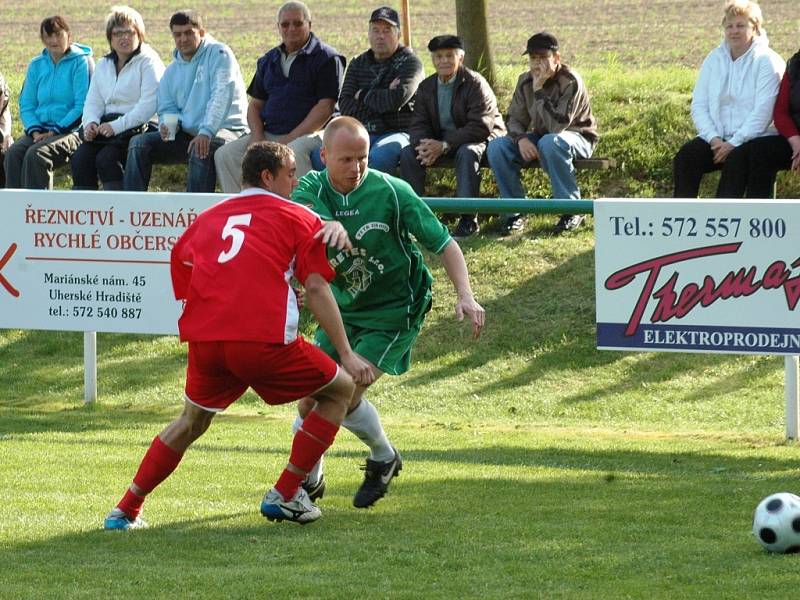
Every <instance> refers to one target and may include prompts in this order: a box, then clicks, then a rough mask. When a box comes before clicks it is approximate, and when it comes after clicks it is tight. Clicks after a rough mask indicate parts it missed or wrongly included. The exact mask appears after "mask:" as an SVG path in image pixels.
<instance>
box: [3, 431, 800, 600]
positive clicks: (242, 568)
mask: <svg viewBox="0 0 800 600" xmlns="http://www.w3.org/2000/svg"><path fill="white" fill-rule="evenodd" d="M407 458H408V459H409V460H408V462H407V469H406V470H405V471H404V472H403V477H401V478H399V479H398V480H397V481H396V482H395V483H394V484H393V486H392V488H391V491H390V494H389V495H388V496H387V497H386V498H384V499H383V500H381V501H380V503H379V504H378V505H377V506H376V507H375V508H374V509H372V510H369V511H358V510H356V509H353V508H351V507H346V506H345V505H344V504H343V502H344V498H341V497H340V490H337V489H336V488H337V487H338V486H337V482H335V481H331V482H329V486H330V487H331V488H334V489H333V490H332V492H333V494H332V497H326V498H325V499H324V500H323V501H322V502H321V507H322V509H323V512H324V513H325V515H324V517H323V519H322V520H321V521H320V522H319V523H315V524H314V525H311V526H309V527H298V526H296V525H294V524H290V523H282V524H271V523H268V522H266V521H265V520H263V519H262V518H261V517H260V516H259V514H258V509H257V503H256V502H255V501H254V498H257V497H260V492H256V491H255V490H254V491H253V494H252V498H251V497H249V496H251V494H248V498H243V499H241V500H239V499H234V501H233V502H232V505H233V507H231V504H227V505H226V506H225V508H220V509H218V511H217V512H216V513H214V514H210V515H208V516H202V517H199V518H186V517H184V516H177V515H179V514H183V513H185V511H186V508H185V507H187V506H193V505H196V504H197V503H202V502H204V497H205V496H207V495H208V493H207V491H205V490H203V489H199V490H197V491H196V492H194V493H192V492H189V491H184V492H182V493H181V494H182V495H181V496H180V497H177V498H176V497H175V496H174V494H175V491H174V490H173V491H172V497H168V496H167V495H166V494H163V493H162V494H161V495H160V497H159V498H152V499H151V500H150V501H149V502H148V506H149V507H150V508H154V506H153V505H156V503H158V505H160V508H158V509H154V510H153V513H152V514H151V525H152V527H151V528H150V529H147V530H142V531H135V532H128V533H120V532H102V531H99V530H98V529H99V525H100V521H101V519H102V515H92V514H91V511H87V510H84V511H81V512H79V513H78V514H74V515H71V518H70V519H68V520H60V521H59V525H60V526H61V527H65V528H66V529H67V530H68V531H66V532H58V533H55V534H54V535H48V536H47V537H46V539H40V540H36V541H26V540H9V543H7V544H5V545H4V546H0V561H2V564H3V565H4V570H5V571H6V572H7V573H13V574H14V576H13V578H11V580H10V581H7V582H6V584H5V586H4V593H6V594H8V595H9V596H8V597H26V596H28V595H39V594H43V595H46V596H47V597H67V596H69V595H70V594H71V593H74V590H75V589H80V590H81V593H82V594H83V595H85V596H86V597H94V596H96V597H120V596H122V595H126V594H130V593H134V592H135V593H137V594H139V595H145V596H152V595H153V594H155V595H157V596H158V597H186V596H193V597H195V596H197V597H223V596H224V597H255V596H258V597H275V596H276V595H278V592H279V591H280V590H284V591H285V590H286V589H291V590H292V592H291V595H292V597H331V598H353V597H373V596H374V593H375V592H376V590H378V591H379V594H378V595H379V596H381V597H407V598H419V597H437V598H438V597H442V598H446V597H476V594H477V596H479V597H509V598H510V597H531V596H530V591H531V590H533V589H535V590H537V593H538V594H541V595H542V597H553V596H554V595H555V596H558V597H575V596H573V595H571V593H572V594H576V593H579V592H581V591H582V592H583V596H582V597H619V596H631V597H668V594H666V593H665V592H666V591H668V590H669V589H673V590H675V591H678V592H681V593H679V596H680V597H692V596H694V597H703V596H705V595H706V593H708V594H714V595H715V596H716V597H728V595H729V594H731V593H732V594H733V596H730V597H748V595H749V593H750V592H756V591H759V592H761V593H766V592H767V591H769V590H775V589H780V585H785V581H782V579H781V578H780V577H779V575H780V573H781V572H782V570H781V567H779V566H776V565H770V566H771V569H770V571H771V572H773V574H772V575H770V574H769V573H765V572H764V568H765V565H764V564H763V561H764V560H766V559H767V558H768V557H767V555H765V554H764V553H763V552H761V551H760V550H759V548H758V546H757V544H755V542H753V541H752V540H751V538H750V536H749V526H750V524H749V520H750V518H751V515H752V509H753V507H754V506H755V504H756V503H757V502H758V500H759V499H760V498H761V497H763V496H764V495H766V493H768V492H770V491H774V490H775V489H776V487H775V486H776V485H777V486H780V485H789V484H791V482H792V481H794V480H795V477H796V469H795V463H794V462H793V461H789V460H782V459H777V460H775V459H771V458H762V459H758V458H745V459H739V458H732V457H729V456H715V455H708V456H703V457H697V456H694V455H691V454H688V453H678V454H661V453H657V452H647V451H611V450H609V451H601V452H599V453H598V452H595V451H585V450H565V449H561V448H542V449H538V450H534V451H529V450H525V449H524V448H519V447H513V446H500V445H498V446H492V447H488V448H480V449H474V450H463V449H462V450H459V449H456V450H454V451H441V452H439V451H420V450H409V451H408V452H407ZM425 460H431V461H435V462H437V463H441V462H444V463H445V465H446V463H447V462H450V461H452V462H459V463H467V464H474V465H481V466H483V467H491V466H496V467H498V470H500V469H501V468H502V467H508V466H514V465H517V464H519V465H522V466H526V465H528V466H530V467H531V469H532V471H531V472H530V473H529V474H528V475H527V476H526V475H525V474H520V473H519V472H517V475H516V476H514V477H510V476H509V475H508V472H507V471H505V470H504V471H502V474H498V475H497V476H492V474H491V471H490V470H487V469H486V468H476V470H475V472H474V475H473V476H464V475H463V471H459V472H457V473H459V474H458V475H456V476H453V475H448V474H447V473H441V474H439V475H437V476H434V477H431V478H426V479H425V480H422V481H421V480H420V479H418V478H417V477H415V476H414V464H415V462H416V463H418V464H419V463H421V462H422V461H425ZM719 461H724V464H727V465H729V466H730V471H729V472H728V473H723V472H721V471H719V470H718V469H717V470H716V471H713V472H711V473H710V472H709V469H710V468H712V466H718V465H719ZM676 465H677V466H676ZM543 468H554V469H561V470H562V472H555V473H554V474H550V473H549V472H547V471H543V470H542V469H543ZM563 469H567V470H575V471H576V472H574V473H564V472H563ZM587 469H588V470H589V471H596V472H595V473H589V474H588V475H587V474H585V473H582V472H581V471H584V470H587ZM765 470H766V471H780V470H786V471H792V472H791V473H785V474H781V477H780V478H776V479H771V480H769V481H760V480H759V479H758V476H759V474H760V473H762V472H763V471H765ZM609 472H615V473H616V474H617V476H616V477H615V478H609V477H607V476H605V474H607V473H609ZM652 473H656V474H658V475H660V476H659V477H655V478H653V477H642V476H641V475H642V474H652ZM731 474H735V477H736V478H735V483H734V484H732V483H731V480H730V475H731ZM218 491H219V490H217V492H218ZM254 504H255V505H254ZM164 506H172V509H170V510H169V511H167V512H168V514H165V511H164V508H163V507H164ZM702 507H705V509H703V508H702ZM203 512H204V513H205V514H207V513H208V512H209V511H208V510H205V511H203ZM212 512H213V511H212ZM18 518H25V517H24V515H20V516H19V517H18ZM11 525H12V526H13V523H11ZM39 526H41V525H39ZM81 528H82V529H83V530H82V531H81V530H76V529H81ZM785 566H786V568H787V569H788V568H790V567H791V568H795V567H794V566H792V565H788V564H787V565H785ZM740 569H741V571H740ZM774 569H778V571H777V572H774ZM732 571H736V572H737V573H739V574H738V575H737V577H735V578H731V577H729V576H728V575H730V573H731V572H732ZM45 574H46V582H43V581H42V577H43V576H44V575H45ZM112 575H114V576H112ZM656 582H657V583H656ZM779 584H780V585H779ZM627 586H633V587H631V588H628V587H627ZM650 586H656V587H653V588H652V590H653V591H654V592H655V591H660V594H658V593H656V594H646V593H644V590H647V589H651V588H650ZM687 586H688V587H687ZM498 589H502V590H503V593H502V594H500V595H499V596H498V595H497V594H492V593H491V590H495V591H496V590H498ZM783 589H784V591H785V589H786V588H783ZM589 590H590V591H591V593H589V594H587V593H586V592H587V591H589ZM190 592H191V593H190ZM247 592H249V594H248V593H247ZM478 592H480V593H478ZM548 592H549V593H548ZM176 593H177V596H174V594H176ZM749 597H766V596H759V595H757V596H749Z"/></svg>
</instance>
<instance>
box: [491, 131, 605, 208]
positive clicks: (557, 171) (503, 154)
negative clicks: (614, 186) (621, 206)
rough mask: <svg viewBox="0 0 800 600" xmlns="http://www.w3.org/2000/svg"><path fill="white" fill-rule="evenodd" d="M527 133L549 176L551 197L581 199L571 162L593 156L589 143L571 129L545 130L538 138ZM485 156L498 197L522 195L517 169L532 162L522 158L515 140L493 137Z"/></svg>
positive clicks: (520, 196)
mask: <svg viewBox="0 0 800 600" xmlns="http://www.w3.org/2000/svg"><path fill="white" fill-rule="evenodd" d="M527 136H528V139H529V140H531V141H532V142H533V143H534V144H535V145H536V149H537V150H538V151H539V163H540V164H541V165H542V169H544V171H545V173H547V176H548V177H549V178H550V188H551V196H552V197H553V198H554V199H557V200H568V199H572V200H578V199H580V197H581V192H580V190H579V189H578V182H577V180H576V179H575V167H574V166H573V164H572V161H573V160H574V159H576V158H589V157H590V156H591V155H592V144H591V143H590V142H589V141H588V140H587V139H586V138H585V137H583V136H582V135H581V134H579V133H575V132H574V131H562V132H561V133H548V134H545V135H543V136H541V137H539V136H537V135H535V134H533V133H529V134H527ZM487 156H488V158H489V165H490V166H491V167H492V173H494V178H495V180H496V181H497V187H498V189H499V190H500V196H501V197H503V198H524V197H525V188H523V187H522V181H521V180H520V171H521V170H522V167H524V166H526V165H529V164H531V163H529V162H526V161H524V160H522V155H521V154H520V153H519V147H518V146H517V144H516V143H514V140H512V139H511V138H510V137H509V136H503V137H500V138H496V139H493V140H492V141H490V142H489V148H488V150H487Z"/></svg>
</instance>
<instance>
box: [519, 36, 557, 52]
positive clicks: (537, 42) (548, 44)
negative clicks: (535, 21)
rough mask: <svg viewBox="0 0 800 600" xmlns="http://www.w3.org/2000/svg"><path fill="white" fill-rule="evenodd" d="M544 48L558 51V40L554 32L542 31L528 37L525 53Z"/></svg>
mask: <svg viewBox="0 0 800 600" xmlns="http://www.w3.org/2000/svg"><path fill="white" fill-rule="evenodd" d="M542 50H551V51H552V52H556V51H557V50H558V40H557V39H556V36H554V35H553V34H552V33H548V32H546V31H542V32H541V33H537V34H535V35H532V36H531V37H530V38H528V47H527V48H526V49H525V52H523V54H530V53H531V52H536V51H539V52H541V51H542Z"/></svg>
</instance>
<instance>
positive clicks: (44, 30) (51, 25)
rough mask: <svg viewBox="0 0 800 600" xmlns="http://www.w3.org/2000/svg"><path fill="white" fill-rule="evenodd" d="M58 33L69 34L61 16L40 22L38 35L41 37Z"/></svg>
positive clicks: (67, 26) (65, 21) (65, 22)
mask: <svg viewBox="0 0 800 600" xmlns="http://www.w3.org/2000/svg"><path fill="white" fill-rule="evenodd" d="M59 31H66V32H67V33H69V25H67V20H66V19H65V18H64V17H62V16H61V15H54V16H52V17H47V18H46V19H45V20H43V21H42V24H41V25H39V35H40V36H42V37H44V36H45V35H53V34H54V33H58V32H59Z"/></svg>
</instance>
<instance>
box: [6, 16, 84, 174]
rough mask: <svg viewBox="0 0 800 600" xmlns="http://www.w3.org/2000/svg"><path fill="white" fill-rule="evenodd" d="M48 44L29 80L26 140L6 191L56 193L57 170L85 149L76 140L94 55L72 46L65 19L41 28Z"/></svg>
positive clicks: (22, 107) (17, 148) (11, 153)
mask: <svg viewBox="0 0 800 600" xmlns="http://www.w3.org/2000/svg"><path fill="white" fill-rule="evenodd" d="M39 36H40V37H41V40H42V42H43V43H44V46H45V48H44V50H42V53H41V54H40V55H39V56H37V57H36V58H34V59H33V60H32V61H31V63H30V65H28V71H27V73H26V74H25V81H24V83H23V84H22V91H21V92H20V96H19V115H20V119H22V127H23V129H24V131H25V135H24V136H22V137H21V138H20V139H18V140H17V141H16V142H14V144H13V145H12V146H11V148H9V149H8V152H7V153H6V157H5V170H6V186H7V187H10V188H26V189H30V190H44V189H52V188H53V169H54V168H55V167H58V166H61V165H63V164H66V163H67V161H68V160H69V158H70V156H72V153H73V152H75V150H76V149H77V147H78V145H79V144H80V143H81V141H80V138H79V137H78V134H77V129H78V126H79V125H80V122H81V114H82V113H83V103H84V101H85V99H86V92H87V91H88V89H89V78H90V76H91V73H92V71H93V70H94V61H93V60H92V49H91V48H89V47H88V46H83V45H81V44H75V43H73V42H72V34H71V33H70V30H69V25H68V24H67V22H66V20H64V17H61V16H58V15H56V16H54V17H48V18H46V19H45V20H44V21H42V23H41V25H40V26H39Z"/></svg>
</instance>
